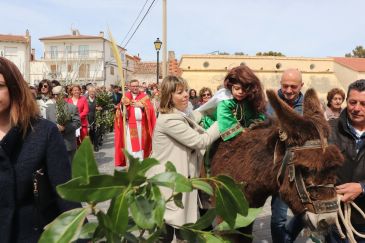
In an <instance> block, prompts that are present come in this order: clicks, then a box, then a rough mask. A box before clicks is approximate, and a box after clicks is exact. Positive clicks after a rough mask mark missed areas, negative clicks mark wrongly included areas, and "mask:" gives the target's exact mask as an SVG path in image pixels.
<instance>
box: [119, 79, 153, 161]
mask: <svg viewBox="0 0 365 243" xmlns="http://www.w3.org/2000/svg"><path fill="white" fill-rule="evenodd" d="M129 89H130V91H129V92H126V94H125V96H124V97H123V98H122V100H121V103H120V104H119V107H120V108H119V109H117V111H116V116H115V121H114V132H115V133H114V135H115V137H114V142H115V143H114V146H115V166H126V164H127V163H126V158H125V156H124V153H123V149H124V148H126V149H127V151H128V152H129V153H130V154H131V155H133V156H134V157H137V158H140V159H144V158H147V157H148V156H149V155H150V153H151V149H152V134H153V129H154V127H155V123H156V116H155V111H154V109H153V105H152V104H151V101H150V99H149V97H148V95H146V94H145V93H144V92H140V91H139V81H138V80H131V81H130V83H129ZM123 104H124V105H125V107H126V126H125V127H126V145H125V144H124V139H123V134H124V127H123V117H122V116H123V112H122V107H123Z"/></svg>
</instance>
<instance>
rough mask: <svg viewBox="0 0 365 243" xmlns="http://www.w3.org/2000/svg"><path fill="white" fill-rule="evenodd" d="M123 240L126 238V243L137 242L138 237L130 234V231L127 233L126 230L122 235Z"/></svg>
mask: <svg viewBox="0 0 365 243" xmlns="http://www.w3.org/2000/svg"><path fill="white" fill-rule="evenodd" d="M124 240H126V242H128V243H138V242H139V241H138V238H137V237H136V236H135V235H134V234H132V233H129V232H127V233H126V234H125V235H124Z"/></svg>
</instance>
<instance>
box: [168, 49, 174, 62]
mask: <svg viewBox="0 0 365 243" xmlns="http://www.w3.org/2000/svg"><path fill="white" fill-rule="evenodd" d="M168 60H169V61H172V60H175V52H174V51H169V57H168Z"/></svg>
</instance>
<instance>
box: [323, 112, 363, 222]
mask: <svg viewBox="0 0 365 243" xmlns="http://www.w3.org/2000/svg"><path fill="white" fill-rule="evenodd" d="M329 123H330V125H331V128H332V132H331V136H330V139H329V142H330V143H333V144H336V145H337V146H338V148H339V149H340V151H341V153H342V155H343V156H344V157H345V162H344V164H343V166H342V167H341V168H340V169H338V173H337V176H338V183H337V184H339V185H340V184H344V183H349V182H361V181H365V146H362V148H360V150H359V152H358V153H356V141H355V137H354V135H352V133H351V132H350V129H349V127H348V126H347V109H345V110H343V111H342V112H341V115H340V117H339V118H338V119H334V120H331V121H329ZM355 203H356V204H357V205H358V206H359V207H360V208H362V209H363V210H364V209H365V197H364V196H363V195H360V196H358V197H357V198H356V199H355ZM351 212H352V215H351V219H352V222H353V223H354V224H360V225H364V226H365V220H364V219H363V218H362V216H361V215H360V214H359V213H358V212H357V211H356V210H351Z"/></svg>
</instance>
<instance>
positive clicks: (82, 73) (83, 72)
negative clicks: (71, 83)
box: [79, 64, 90, 78]
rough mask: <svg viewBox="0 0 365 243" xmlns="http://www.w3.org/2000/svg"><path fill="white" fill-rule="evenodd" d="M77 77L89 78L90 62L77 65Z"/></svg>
mask: <svg viewBox="0 0 365 243" xmlns="http://www.w3.org/2000/svg"><path fill="white" fill-rule="evenodd" d="M79 77H80V78H89V77H90V64H81V65H80V67H79Z"/></svg>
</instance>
